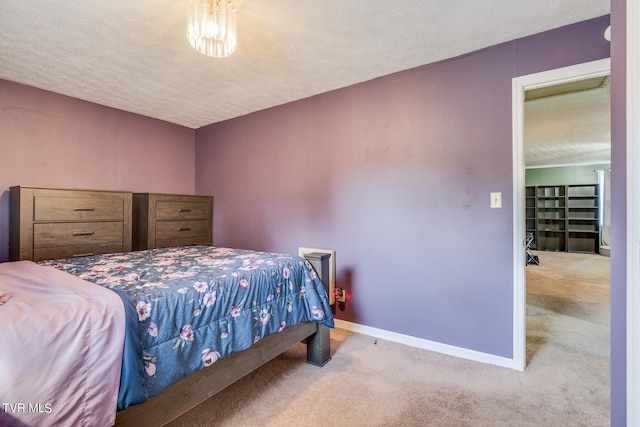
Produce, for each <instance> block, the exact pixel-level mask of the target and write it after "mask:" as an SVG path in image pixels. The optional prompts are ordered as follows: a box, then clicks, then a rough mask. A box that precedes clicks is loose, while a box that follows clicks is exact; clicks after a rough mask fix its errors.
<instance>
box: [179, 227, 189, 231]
mask: <svg viewBox="0 0 640 427" xmlns="http://www.w3.org/2000/svg"><path fill="white" fill-rule="evenodd" d="M178 231H191V227H181V228H178Z"/></svg>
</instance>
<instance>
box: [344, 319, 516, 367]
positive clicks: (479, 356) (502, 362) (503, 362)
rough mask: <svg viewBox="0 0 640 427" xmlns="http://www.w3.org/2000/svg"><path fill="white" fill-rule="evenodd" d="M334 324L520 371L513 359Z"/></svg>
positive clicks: (400, 335) (358, 327) (374, 329)
mask: <svg viewBox="0 0 640 427" xmlns="http://www.w3.org/2000/svg"><path fill="white" fill-rule="evenodd" d="M335 324H336V328H341V329H346V330H348V331H352V332H357V333H360V334H364V335H370V336H372V337H376V338H381V339H384V340H387V341H393V342H397V343H399V344H404V345H408V346H411V347H417V348H421V349H423V350H429V351H435V352H436V353H442V354H447V355H449V356H455V357H460V358H462V359H468V360H473V361H475V362H481V363H487V364H490V365H496V366H502V367H504V368H510V369H515V370H520V369H519V368H518V367H517V366H516V364H515V361H514V360H513V359H508V358H506V357H501V356H496V355H493V354H488V353H482V352H479V351H475V350H469V349H466V348H462V347H455V346H452V345H448V344H442V343H439V342H435V341H429V340H425V339H423V338H416V337H412V336H410V335H404V334H399V333H397V332H391V331H386V330H384V329H378V328H372V327H371V326H365V325H360V324H357V323H352V322H347V321H345V320H340V319H335Z"/></svg>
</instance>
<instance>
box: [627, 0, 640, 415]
mask: <svg viewBox="0 0 640 427" xmlns="http://www.w3.org/2000/svg"><path fill="white" fill-rule="evenodd" d="M626 13H627V17H626V18H627V21H626V27H627V34H626V46H627V52H626V57H627V69H626V76H627V81H626V92H627V105H626V107H627V108H626V110H627V132H626V134H627V143H626V153H627V159H626V160H627V176H626V180H627V259H626V265H627V275H626V276H627V281H626V286H627V425H628V426H640V366H639V365H640V147H639V145H640V119H639V115H640V78H639V77H638V67H639V66H640V42H639V40H640V5H638V1H637V0H627V4H626Z"/></svg>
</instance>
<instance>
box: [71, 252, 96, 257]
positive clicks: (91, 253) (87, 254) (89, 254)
mask: <svg viewBox="0 0 640 427" xmlns="http://www.w3.org/2000/svg"><path fill="white" fill-rule="evenodd" d="M91 255H93V252H87V253H86V254H74V255H71V258H76V257H79V256H91Z"/></svg>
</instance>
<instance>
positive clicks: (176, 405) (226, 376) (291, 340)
mask: <svg viewBox="0 0 640 427" xmlns="http://www.w3.org/2000/svg"><path fill="white" fill-rule="evenodd" d="M305 258H306V259H307V260H308V261H309V262H310V263H311V264H312V265H313V267H314V268H315V270H316V272H317V273H318V276H319V277H320V279H321V280H322V282H323V283H324V285H325V288H327V290H328V286H329V255H326V254H319V253H312V254H308V255H305ZM303 340H306V342H307V362H309V363H311V364H313V365H317V366H323V365H325V364H326V363H327V362H328V361H329V360H330V359H331V357H330V347H329V328H327V327H326V326H323V325H319V324H317V323H315V322H304V323H301V324H299V325H296V326H294V327H291V328H287V329H285V330H283V331H282V332H279V333H277V334H275V335H271V336H268V337H266V338H264V339H262V340H260V341H259V342H257V343H256V344H254V345H252V346H251V347H250V348H248V349H246V350H244V351H241V352H238V353H233V354H231V355H230V356H227V357H225V358H223V359H221V360H219V361H217V362H216V363H214V364H213V365H211V366H209V367H207V368H204V369H202V370H200V371H198V372H195V373H193V374H191V375H189V376H188V377H185V378H183V379H182V380H180V381H178V382H176V383H175V384H173V385H171V386H170V387H168V388H167V389H166V390H165V391H163V392H162V393H161V394H159V395H157V396H154V397H152V398H150V399H149V400H148V401H147V402H145V403H143V404H140V405H134V406H131V407H129V408H127V409H125V410H124V411H120V412H118V414H117V416H116V426H118V427H120V426H137V427H140V426H161V425H164V424H166V423H168V422H169V421H171V420H173V419H174V418H177V417H178V416H180V415H182V414H183V413H185V412H187V411H188V410H189V409H191V408H193V407H195V406H196V405H198V404H199V403H202V402H203V401H205V400H206V399H208V398H210V397H211V396H213V395H214V394H216V393H218V392H219V391H221V390H222V389H224V388H225V387H228V386H229V385H231V384H233V383H234V382H236V381H238V380H239V379H240V378H242V377H244V376H245V375H247V374H249V373H251V372H253V371H254V370H256V369H257V368H259V367H260V366H262V365H264V364H265V363H267V362H268V361H270V360H271V359H273V358H274V357H276V356H278V355H279V354H281V353H282V352H284V351H286V350H287V349H289V348H290V347H292V346H293V345H295V344H296V343H298V342H300V341H303Z"/></svg>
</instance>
